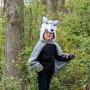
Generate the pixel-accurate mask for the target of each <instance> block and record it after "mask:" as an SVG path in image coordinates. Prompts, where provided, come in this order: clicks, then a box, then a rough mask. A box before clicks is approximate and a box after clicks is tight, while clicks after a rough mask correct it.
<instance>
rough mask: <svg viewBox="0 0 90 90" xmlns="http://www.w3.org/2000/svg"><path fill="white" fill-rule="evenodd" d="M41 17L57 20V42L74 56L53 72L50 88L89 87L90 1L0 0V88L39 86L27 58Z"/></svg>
mask: <svg viewBox="0 0 90 90" xmlns="http://www.w3.org/2000/svg"><path fill="white" fill-rule="evenodd" d="M43 16H46V17H47V18H48V19H52V20H58V21H59V23H58V30H57V40H56V42H57V43H58V44H59V45H60V46H61V48H62V50H63V52H65V53H75V55H76V58H75V59H74V60H71V61H70V62H69V64H68V65H67V66H66V67H65V68H64V69H62V70H61V71H60V72H59V73H57V74H54V76H53V79H52V81H51V85H50V90H90V1H89V0H24V1H23V0H0V90H37V89H38V85H37V74H36V73H35V71H33V72H30V70H29V68H28V59H29V57H30V55H31V53H32V50H33V49H34V47H35V45H36V44H37V42H38V41H39V35H40V27H41V24H42V17H43Z"/></svg>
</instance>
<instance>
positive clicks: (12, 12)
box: [5, 0, 24, 87]
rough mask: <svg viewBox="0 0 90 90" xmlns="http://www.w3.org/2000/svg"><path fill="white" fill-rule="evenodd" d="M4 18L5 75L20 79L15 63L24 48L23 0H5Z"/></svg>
mask: <svg viewBox="0 0 90 90" xmlns="http://www.w3.org/2000/svg"><path fill="white" fill-rule="evenodd" d="M6 18H7V19H6V42H5V60H6V65H7V67H6V71H8V72H7V76H8V77H9V78H10V79H11V78H12V77H13V78H19V79H20V78H21V77H22V75H21V74H22V73H21V71H20V69H18V68H17V67H16V64H17V62H18V60H19V59H18V58H19V57H18V54H19V53H20V52H21V50H22V49H23V48H24V45H23V41H22V39H23V33H24V27H23V22H24V12H23V0H6ZM12 62H13V63H12ZM5 74H6V73H5ZM21 87H24V86H21Z"/></svg>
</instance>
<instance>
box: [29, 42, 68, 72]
mask: <svg viewBox="0 0 90 90" xmlns="http://www.w3.org/2000/svg"><path fill="white" fill-rule="evenodd" d="M46 44H47V42H46V41H39V42H38V43H37V45H36V47H35V48H34V50H33V52H32V54H31V56H30V58H29V60H28V62H29V64H30V65H29V66H30V70H31V71H32V70H33V69H34V70H35V71H37V72H39V71H41V70H43V66H42V65H41V64H40V63H39V62H38V61H36V60H37V58H38V56H39V54H40V52H41V50H42V49H43V47H44V46H45V45H46ZM51 44H54V45H55V46H56V50H57V54H58V56H62V55H63V54H65V55H67V53H63V52H62V50H61V48H60V46H59V45H58V44H57V43H56V42H51ZM67 63H68V62H65V61H58V60H57V59H55V66H54V73H56V72H59V71H60V70H61V69H62V68H63V67H65V66H66V65H67Z"/></svg>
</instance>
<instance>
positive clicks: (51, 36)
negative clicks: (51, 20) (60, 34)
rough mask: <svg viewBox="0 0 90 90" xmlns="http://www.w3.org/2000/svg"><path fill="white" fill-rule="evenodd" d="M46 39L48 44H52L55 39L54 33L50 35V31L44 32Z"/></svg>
mask: <svg viewBox="0 0 90 90" xmlns="http://www.w3.org/2000/svg"><path fill="white" fill-rule="evenodd" d="M44 39H45V40H46V41H47V42H50V41H51V40H52V39H53V33H50V32H48V30H46V31H45V32H44Z"/></svg>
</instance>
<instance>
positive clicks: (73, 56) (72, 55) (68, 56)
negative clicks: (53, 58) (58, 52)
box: [66, 53, 75, 60]
mask: <svg viewBox="0 0 90 90" xmlns="http://www.w3.org/2000/svg"><path fill="white" fill-rule="evenodd" d="M66 58H67V59H68V60H71V59H73V58H75V54H74V53H71V54H69V55H67V56H66Z"/></svg>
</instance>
